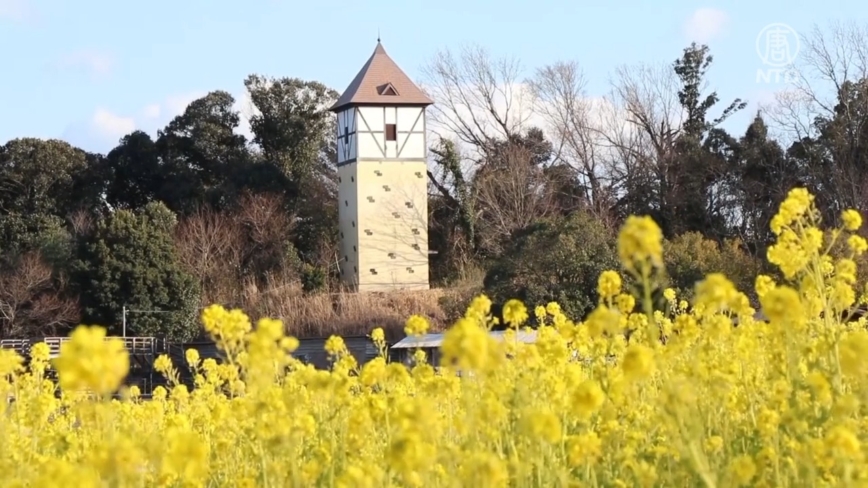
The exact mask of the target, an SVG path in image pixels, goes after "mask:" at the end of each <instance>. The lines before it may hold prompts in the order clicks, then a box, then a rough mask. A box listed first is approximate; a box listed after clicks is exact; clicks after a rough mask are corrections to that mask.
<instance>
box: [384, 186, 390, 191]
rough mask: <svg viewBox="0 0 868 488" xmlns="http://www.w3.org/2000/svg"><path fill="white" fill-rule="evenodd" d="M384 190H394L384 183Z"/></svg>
mask: <svg viewBox="0 0 868 488" xmlns="http://www.w3.org/2000/svg"><path fill="white" fill-rule="evenodd" d="M383 190H386V191H392V189H391V188H389V185H383Z"/></svg>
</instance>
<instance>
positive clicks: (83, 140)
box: [0, 0, 255, 153]
mask: <svg viewBox="0 0 868 488" xmlns="http://www.w3.org/2000/svg"><path fill="white" fill-rule="evenodd" d="M0 1H3V0H0ZM242 93H243V95H234V96H235V98H236V101H235V105H234V108H235V110H237V111H238V112H239V113H240V115H241V123H240V126H239V127H238V129H237V130H238V133H240V134H243V135H244V136H246V137H247V138H248V139H250V138H251V137H252V133H251V131H250V123H249V120H250V116H251V115H253V114H254V113H255V109H254V108H253V104H252V103H251V101H250V97H249V96H248V95H247V92H246V91H242ZM206 94H207V92H206V91H191V92H186V93H178V94H174V95H170V96H168V97H166V98H164V99H163V100H161V101H158V102H155V103H149V104H147V105H144V106H142V108H140V109H138V110H134V111H132V112H117V111H113V110H111V109H109V108H105V107H98V108H97V109H96V110H94V112H93V113H92V114H91V115H90V117H89V118H88V119H86V120H82V121H78V122H73V123H71V124H70V125H69V126H67V128H66V129H65V131H64V133H63V135H62V137H63V138H64V139H67V140H69V141H70V142H72V143H74V144H77V145H79V146H80V147H82V148H85V149H87V150H91V151H98V152H102V153H106V152H108V151H110V150H111V149H112V148H113V147H114V146H115V145H117V143H118V140H119V139H121V138H122V137H124V136H125V135H127V134H129V133H131V132H133V131H135V130H141V131H144V132H147V133H148V134H150V135H151V136H152V137H154V138H156V136H157V131H159V130H160V129H163V128H164V127H165V126H166V125H167V124H168V123H169V122H171V121H172V119H174V118H175V117H177V116H178V115H181V114H182V113H184V111H185V110H186V109H187V106H188V105H190V102H192V101H194V100H196V99H197V98H200V97H203V96H205V95H206Z"/></svg>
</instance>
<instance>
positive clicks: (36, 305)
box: [0, 252, 79, 338]
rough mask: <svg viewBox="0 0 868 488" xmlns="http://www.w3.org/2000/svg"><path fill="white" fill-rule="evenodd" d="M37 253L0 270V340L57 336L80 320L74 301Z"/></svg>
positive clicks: (61, 281)
mask: <svg viewBox="0 0 868 488" xmlns="http://www.w3.org/2000/svg"><path fill="white" fill-rule="evenodd" d="M64 288H65V283H64V281H63V280H62V279H60V276H59V275H58V274H57V273H56V272H54V271H53V270H52V267H51V266H50V265H49V263H46V262H45V261H44V260H43V259H42V258H41V257H40V256H39V253H36V252H31V253H27V254H25V255H23V256H21V257H20V258H17V259H15V260H14V261H11V262H9V261H7V262H6V263H4V264H3V265H2V266H0V337H2V338H34V337H44V336H50V335H56V334H57V333H58V332H59V331H65V330H67V329H69V328H70V327H71V326H73V325H75V324H76V323H77V321H78V319H79V309H78V304H77V303H76V301H75V300H74V299H72V298H70V297H67V296H65V290H64Z"/></svg>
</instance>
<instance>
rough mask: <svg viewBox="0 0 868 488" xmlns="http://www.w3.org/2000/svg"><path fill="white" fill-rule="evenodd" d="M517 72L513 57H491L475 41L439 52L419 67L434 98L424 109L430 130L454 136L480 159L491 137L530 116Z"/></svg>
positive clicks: (505, 134)
mask: <svg viewBox="0 0 868 488" xmlns="http://www.w3.org/2000/svg"><path fill="white" fill-rule="evenodd" d="M520 74H521V65H520V63H519V62H518V61H517V60H516V59H514V58H503V59H492V58H491V57H490V55H489V54H488V52H487V51H486V50H485V49H483V48H481V47H478V46H472V47H465V48H464V49H462V51H461V53H460V55H458V56H456V55H454V54H453V53H452V52H450V51H448V50H446V51H441V52H439V53H438V54H437V55H436V56H435V57H434V59H433V60H432V61H431V62H430V63H429V64H428V65H427V66H425V67H424V69H423V76H424V81H425V82H424V83H423V86H424V87H425V89H426V90H427V92H428V94H429V96H431V97H432V98H433V99H434V100H435V101H436V103H435V104H434V105H433V106H432V107H431V109H430V117H431V120H432V122H433V124H432V125H434V126H436V128H434V129H432V132H434V133H435V134H437V135H438V136H440V137H443V138H447V139H451V138H452V137H450V136H451V135H454V136H455V137H456V138H457V139H458V140H459V141H460V142H462V143H465V144H469V145H470V146H472V147H473V148H474V149H475V150H476V151H478V155H479V159H483V158H484V157H485V155H486V154H487V152H488V151H489V150H490V149H491V147H492V146H493V145H494V143H495V142H496V140H498V139H500V140H503V139H509V138H510V136H513V135H518V134H519V133H520V132H521V130H522V129H523V128H524V126H525V124H526V122H527V120H528V118H529V117H530V113H531V112H530V110H531V109H532V105H533V104H532V100H531V99H530V93H529V91H528V90H527V89H526V87H525V86H524V85H523V84H522V83H521V82H520V81H519V77H520ZM450 133H451V134H450Z"/></svg>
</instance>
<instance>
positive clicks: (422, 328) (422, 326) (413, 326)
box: [404, 315, 430, 336]
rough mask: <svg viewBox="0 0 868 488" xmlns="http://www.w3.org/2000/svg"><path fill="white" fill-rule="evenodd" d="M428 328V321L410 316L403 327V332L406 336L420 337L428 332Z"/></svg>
mask: <svg viewBox="0 0 868 488" xmlns="http://www.w3.org/2000/svg"><path fill="white" fill-rule="evenodd" d="M429 327H430V326H429V325H428V319H426V318H425V317H422V316H421V315H411V316H410V318H409V319H407V323H406V325H405V326H404V332H405V333H406V334H407V335H408V336H421V335H425V334H426V333H427V332H428V328H429Z"/></svg>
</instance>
